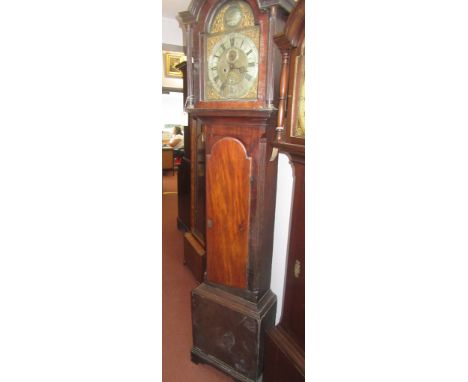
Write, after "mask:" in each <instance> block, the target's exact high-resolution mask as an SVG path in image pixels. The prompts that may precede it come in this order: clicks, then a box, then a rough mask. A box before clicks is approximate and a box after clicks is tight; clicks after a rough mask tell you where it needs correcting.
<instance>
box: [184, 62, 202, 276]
mask: <svg viewBox="0 0 468 382" xmlns="http://www.w3.org/2000/svg"><path fill="white" fill-rule="evenodd" d="M187 67H188V64H187V62H183V63H181V64H179V65H177V68H178V69H179V70H180V71H182V73H183V79H184V88H183V89H184V108H185V106H186V104H187V102H188V101H187V97H188V77H189V76H188V75H187ZM178 192H179V195H178V197H179V215H178V219H177V225H178V227H179V229H182V230H184V231H186V232H185V234H184V263H185V265H186V266H187V267H188V268H189V269H190V271H191V272H192V274H193V275H194V277H195V279H196V280H197V281H198V282H200V283H201V282H202V281H203V275H204V273H205V268H206V252H205V136H204V128H203V126H202V125H201V124H200V123H199V122H198V121H197V120H195V119H194V118H193V117H192V116H191V115H189V124H188V126H185V127H184V157H183V158H182V163H181V166H180V167H179V173H178Z"/></svg>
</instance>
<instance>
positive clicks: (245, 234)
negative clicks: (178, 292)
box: [179, 0, 295, 382]
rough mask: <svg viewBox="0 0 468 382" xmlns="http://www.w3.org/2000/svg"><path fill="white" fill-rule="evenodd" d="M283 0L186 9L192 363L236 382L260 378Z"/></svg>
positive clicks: (236, 0) (269, 304) (204, 0)
mask: <svg viewBox="0 0 468 382" xmlns="http://www.w3.org/2000/svg"><path fill="white" fill-rule="evenodd" d="M294 4H295V3H294V1H293V0H278V1H272V0H264V1H263V0H224V1H216V0H193V1H192V3H191V4H190V6H189V9H188V10H187V11H186V12H181V13H180V14H179V16H180V20H181V21H182V23H183V25H184V28H185V31H186V41H187V73H188V78H187V79H188V83H187V89H188V100H189V101H188V107H187V111H188V113H189V115H190V117H191V118H192V119H193V122H192V123H195V124H198V125H199V126H200V129H201V130H202V131H203V134H204V139H205V142H204V147H205V196H206V200H205V203H206V209H205V212H206V215H205V224H206V226H205V250H206V272H205V275H204V281H203V283H202V284H201V285H200V286H199V287H197V288H196V289H194V290H193V292H192V330H193V348H192V352H191V355H192V360H193V361H194V362H203V363H208V364H210V365H213V366H215V367H217V368H219V369H221V370H222V371H224V372H225V373H227V374H229V375H231V376H232V377H234V379H236V380H239V381H246V382H253V381H258V380H259V379H260V378H261V375H262V373H263V348H264V336H265V332H266V330H267V329H268V328H270V327H272V326H273V325H274V319H275V313H276V296H275V295H274V294H273V293H272V292H271V290H270V275H271V256H272V247H273V222H274V206H275V198H276V175H277V160H276V159H275V157H274V155H272V153H273V151H274V150H273V146H272V143H273V140H274V137H275V128H276V119H277V109H276V108H275V106H274V105H275V103H276V102H277V99H276V97H275V95H276V94H278V90H279V69H280V65H281V56H280V54H279V50H278V49H277V47H276V46H275V45H274V43H273V36H274V34H275V33H277V31H280V30H282V28H283V27H284V24H285V22H286V20H287V16H288V14H289V12H290V11H291V10H292V8H293V6H294Z"/></svg>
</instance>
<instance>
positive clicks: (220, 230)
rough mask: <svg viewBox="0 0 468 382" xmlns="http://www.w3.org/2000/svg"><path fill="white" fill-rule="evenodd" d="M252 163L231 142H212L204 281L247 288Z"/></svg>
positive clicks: (235, 142) (241, 148) (234, 141)
mask: <svg viewBox="0 0 468 382" xmlns="http://www.w3.org/2000/svg"><path fill="white" fill-rule="evenodd" d="M251 162H252V160H251V158H249V157H248V156H247V152H246V149H245V147H244V145H243V144H242V143H241V142H240V141H239V140H237V139H234V138H223V139H221V140H219V141H218V142H216V143H215V144H214V145H213V147H212V149H211V154H210V155H207V160H206V170H207V171H206V184H207V189H208V190H210V192H209V193H207V195H206V212H207V231H206V235H207V240H206V244H207V252H208V253H209V254H210V256H209V257H208V258H207V280H208V281H210V282H214V283H220V284H224V285H227V286H231V287H236V288H246V287H247V259H248V245H249V228H250V227H249V221H250V216H249V215H250V213H249V211H250V176H251V165H252V163H251Z"/></svg>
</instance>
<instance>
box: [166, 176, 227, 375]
mask: <svg viewBox="0 0 468 382" xmlns="http://www.w3.org/2000/svg"><path fill="white" fill-rule="evenodd" d="M162 184H163V190H162V191H163V195H162V219H163V220H162V227H163V228H162V231H163V232H162V283H163V284H162V290H163V295H162V326H163V333H162V347H163V349H162V350H163V352H162V353H163V356H162V380H163V382H227V381H232V379H231V378H230V377H228V376H226V375H225V374H223V373H221V372H220V371H218V370H216V369H215V368H213V367H211V366H208V365H203V364H199V365H196V364H194V363H192V362H191V361H190V350H191V348H192V327H191V310H190V292H191V290H192V289H193V288H195V287H196V286H197V285H198V283H197V282H196V280H195V279H194V277H193V276H192V274H191V272H190V271H189V269H188V268H186V267H185V266H184V265H183V234H182V232H180V231H178V230H177V173H176V174H175V175H174V176H173V175H172V172H171V171H169V172H166V173H164V175H163V182H162Z"/></svg>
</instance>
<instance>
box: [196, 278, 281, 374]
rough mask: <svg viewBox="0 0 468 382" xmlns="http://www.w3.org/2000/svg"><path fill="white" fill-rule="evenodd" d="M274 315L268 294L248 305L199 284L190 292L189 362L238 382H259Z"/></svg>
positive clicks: (224, 293) (272, 298)
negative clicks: (210, 366)
mask: <svg viewBox="0 0 468 382" xmlns="http://www.w3.org/2000/svg"><path fill="white" fill-rule="evenodd" d="M275 314H276V296H275V295H274V294H273V293H272V292H271V291H269V292H267V293H266V294H265V295H264V297H263V298H262V299H261V300H260V301H259V302H258V303H252V302H249V301H247V300H245V299H243V298H241V297H237V296H234V295H232V294H230V293H227V292H224V291H222V290H220V289H219V288H214V287H212V286H209V285H207V284H201V285H200V286H198V287H197V288H195V289H194V290H193V291H192V325H193V348H192V361H193V362H195V363H199V362H202V363H207V364H210V365H212V366H215V367H217V368H218V369H220V370H221V371H223V372H225V373H227V374H229V375H231V376H232V377H233V378H234V379H236V380H238V381H242V382H258V381H260V380H261V375H262V372H263V348H264V347H263V339H264V336H265V333H266V330H267V329H269V328H271V327H273V325H274V321H275Z"/></svg>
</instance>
